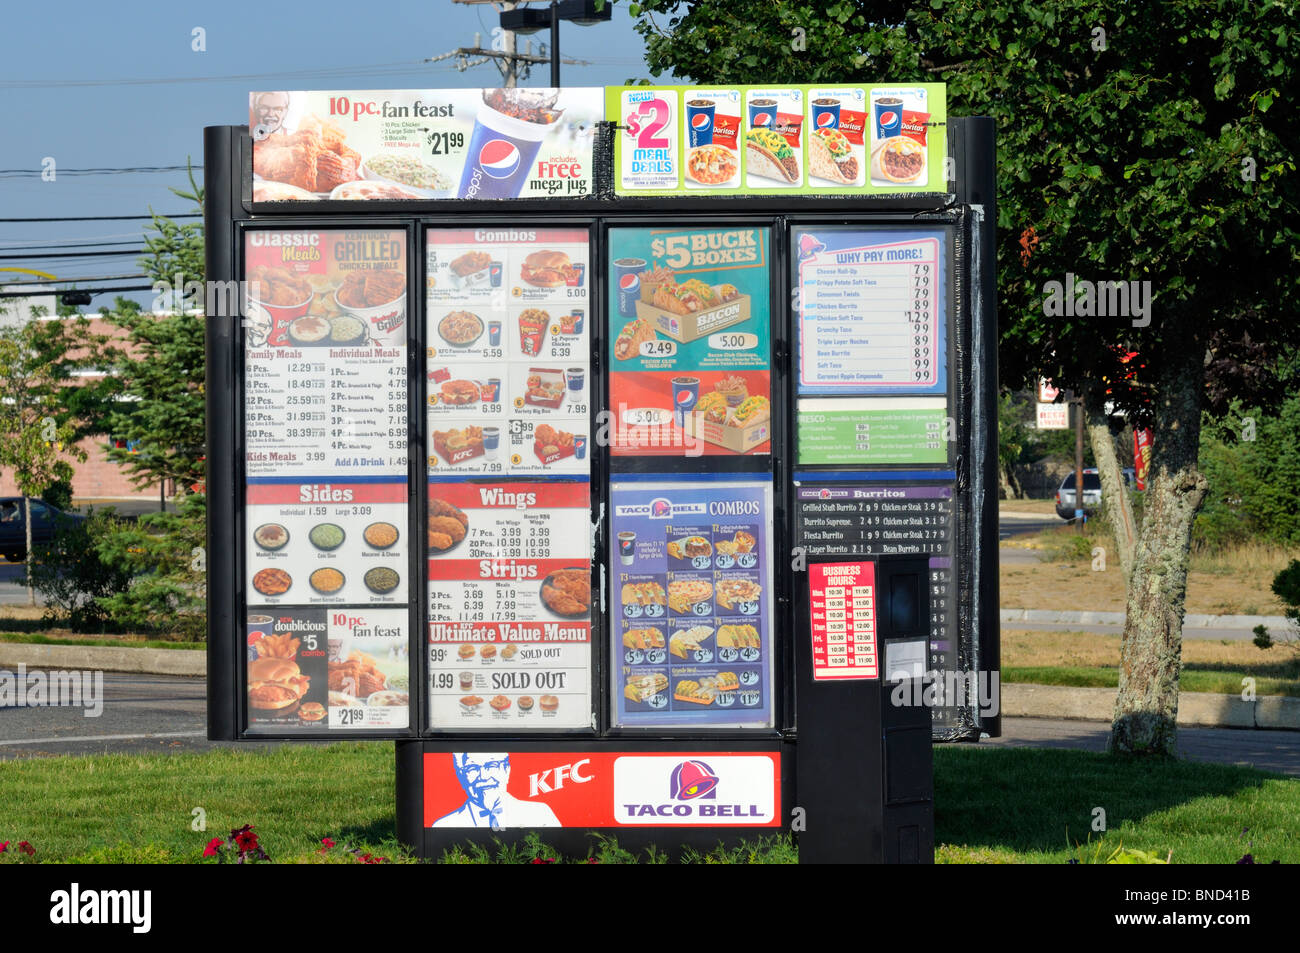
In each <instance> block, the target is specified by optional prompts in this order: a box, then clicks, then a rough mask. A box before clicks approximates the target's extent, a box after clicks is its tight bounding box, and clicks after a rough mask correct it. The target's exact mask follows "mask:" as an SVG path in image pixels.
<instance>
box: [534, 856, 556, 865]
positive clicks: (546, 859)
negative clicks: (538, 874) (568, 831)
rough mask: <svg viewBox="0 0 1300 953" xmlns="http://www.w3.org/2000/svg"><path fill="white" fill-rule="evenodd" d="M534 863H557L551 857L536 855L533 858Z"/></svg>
mask: <svg viewBox="0 0 1300 953" xmlns="http://www.w3.org/2000/svg"><path fill="white" fill-rule="evenodd" d="M533 863H535V864H553V863H555V861H554V860H552V859H551V858H550V857H534V858H533Z"/></svg>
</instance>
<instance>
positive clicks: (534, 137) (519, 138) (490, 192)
mask: <svg viewBox="0 0 1300 953" xmlns="http://www.w3.org/2000/svg"><path fill="white" fill-rule="evenodd" d="M558 122H559V116H558V115H556V116H555V117H554V118H553V119H552V121H551V122H548V123H539V122H527V121H525V120H523V119H516V118H515V117H514V116H507V115H506V114H505V113H502V112H500V111H498V110H496V109H493V108H492V107H491V106H489V105H488V104H487V103H484V104H483V105H481V106H479V109H478V116H477V117H476V118H475V119H474V131H473V133H472V134H471V135H470V138H469V148H468V149H467V150H466V154H465V167H464V168H463V169H462V170H461V173H460V188H459V189H458V190H457V192H456V195H457V197H458V198H462V199H513V198H518V197H519V193H520V192H522V191H523V188H524V182H526V181H527V179H528V174H529V172H530V170H531V169H532V167H533V159H535V158H536V157H537V150H538V149H540V148H541V146H542V140H543V139H545V138H546V136H547V135H548V134H549V133H550V132H551V130H552V129H553V128H555V125H556V123H558Z"/></svg>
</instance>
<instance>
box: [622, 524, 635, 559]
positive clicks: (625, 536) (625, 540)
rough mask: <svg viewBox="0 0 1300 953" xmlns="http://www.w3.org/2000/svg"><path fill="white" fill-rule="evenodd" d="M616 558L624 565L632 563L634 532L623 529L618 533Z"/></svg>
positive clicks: (633, 556)
mask: <svg viewBox="0 0 1300 953" xmlns="http://www.w3.org/2000/svg"><path fill="white" fill-rule="evenodd" d="M618 558H619V561H620V562H621V563H622V564H623V565H624V566H630V565H632V560H633V559H634V558H636V533H633V532H629V531H624V532H622V533H619V534H618Z"/></svg>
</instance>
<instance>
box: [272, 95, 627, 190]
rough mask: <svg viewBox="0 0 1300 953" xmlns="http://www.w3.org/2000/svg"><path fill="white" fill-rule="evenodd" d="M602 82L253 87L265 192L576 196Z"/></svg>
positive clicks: (586, 169) (584, 180)
mask: <svg viewBox="0 0 1300 953" xmlns="http://www.w3.org/2000/svg"><path fill="white" fill-rule="evenodd" d="M602 93H603V90H601V89H581V88H569V89H524V88H514V89H500V88H498V89H367V90H351V91H344V92H326V91H304V90H295V91H288V92H286V91H272V92H256V93H250V94H249V97H248V129H249V134H250V135H251V137H252V139H253V173H254V175H253V183H252V184H253V201H254V202H285V201H315V200H322V199H331V200H333V201H341V200H342V201H367V200H383V201H395V200H396V201H402V200H412V201H414V200H428V199H445V198H452V199H455V198H461V199H513V198H521V197H522V198H548V197H565V198H573V197H577V196H582V195H587V194H589V193H590V192H591V186H592V166H593V162H592V142H593V133H592V130H593V129H594V128H595V122H596V120H599V119H600V118H601V117H602V114H603V111H604V105H603V95H602Z"/></svg>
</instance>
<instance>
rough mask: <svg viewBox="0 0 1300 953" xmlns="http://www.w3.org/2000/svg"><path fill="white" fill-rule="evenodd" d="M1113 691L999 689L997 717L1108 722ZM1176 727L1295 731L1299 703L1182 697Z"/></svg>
mask: <svg viewBox="0 0 1300 953" xmlns="http://www.w3.org/2000/svg"><path fill="white" fill-rule="evenodd" d="M1115 694H1116V690H1115V689H1113V688H1074V687H1071V686H1066V685H1028V684H1024V683H1020V682H1011V683H1008V682H1003V683H1002V711H1001V714H1002V715H1003V716H1005V717H1009V718H1068V719H1076V720H1079V721H1105V722H1109V721H1110V720H1111V718H1112V716H1113V714H1114V711H1115ZM1178 724H1180V725H1186V726H1188V727H1196V728H1266V729H1271V730H1275V731H1276V730H1282V731H1300V698H1289V697H1286V696H1282V695H1267V696H1261V697H1257V698H1256V699H1255V700H1254V701H1245V700H1243V699H1242V698H1241V696H1240V695H1219V694H1213V693H1210V692H1182V693H1181V694H1179V696H1178Z"/></svg>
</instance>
